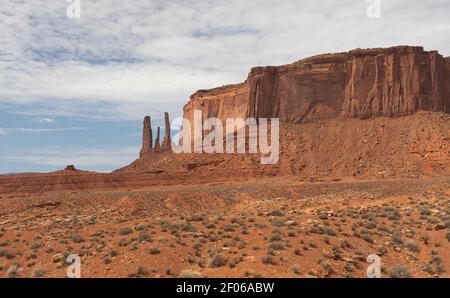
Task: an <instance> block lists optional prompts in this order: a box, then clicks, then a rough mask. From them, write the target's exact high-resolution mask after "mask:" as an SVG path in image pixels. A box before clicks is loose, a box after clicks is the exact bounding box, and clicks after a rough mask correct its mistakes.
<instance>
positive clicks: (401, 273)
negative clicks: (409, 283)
mask: <svg viewBox="0 0 450 298" xmlns="http://www.w3.org/2000/svg"><path fill="white" fill-rule="evenodd" d="M390 274H391V276H392V277H393V278H408V277H411V274H410V273H409V270H408V268H406V267H405V266H403V265H399V266H395V267H394V268H393V269H392V270H391V273H390Z"/></svg>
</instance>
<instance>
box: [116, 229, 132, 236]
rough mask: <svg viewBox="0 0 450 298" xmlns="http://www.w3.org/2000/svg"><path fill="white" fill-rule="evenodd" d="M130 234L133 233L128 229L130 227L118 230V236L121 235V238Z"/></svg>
mask: <svg viewBox="0 0 450 298" xmlns="http://www.w3.org/2000/svg"><path fill="white" fill-rule="evenodd" d="M131 233H133V229H132V228H130V227H126V228H121V229H120V230H119V234H120V235H122V236H125V235H129V234H131Z"/></svg>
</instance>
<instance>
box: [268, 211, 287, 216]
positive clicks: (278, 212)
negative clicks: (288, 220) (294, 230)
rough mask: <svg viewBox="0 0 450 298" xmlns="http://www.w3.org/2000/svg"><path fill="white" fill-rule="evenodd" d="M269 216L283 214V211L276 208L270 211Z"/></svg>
mask: <svg viewBox="0 0 450 298" xmlns="http://www.w3.org/2000/svg"><path fill="white" fill-rule="evenodd" d="M267 215H268V216H283V215H284V214H283V212H281V211H280V210H274V211H272V212H270V213H269V214H267Z"/></svg>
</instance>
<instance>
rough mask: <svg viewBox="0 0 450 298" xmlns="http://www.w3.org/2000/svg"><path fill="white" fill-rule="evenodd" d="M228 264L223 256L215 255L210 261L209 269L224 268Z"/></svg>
mask: <svg viewBox="0 0 450 298" xmlns="http://www.w3.org/2000/svg"><path fill="white" fill-rule="evenodd" d="M226 264H227V259H225V258H224V257H223V256H221V255H215V256H214V257H213V258H212V259H211V260H210V261H209V267H211V268H219V267H223V266H225V265H226Z"/></svg>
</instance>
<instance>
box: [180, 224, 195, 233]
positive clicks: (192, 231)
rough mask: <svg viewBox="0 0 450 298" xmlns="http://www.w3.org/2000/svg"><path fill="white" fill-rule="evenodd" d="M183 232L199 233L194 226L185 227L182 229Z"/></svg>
mask: <svg viewBox="0 0 450 298" xmlns="http://www.w3.org/2000/svg"><path fill="white" fill-rule="evenodd" d="M181 230H182V231H184V232H189V233H197V231H198V230H197V228H196V227H194V226H193V225H190V224H187V225H183V226H182V227H181Z"/></svg>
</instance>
